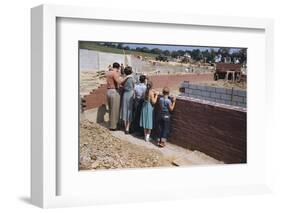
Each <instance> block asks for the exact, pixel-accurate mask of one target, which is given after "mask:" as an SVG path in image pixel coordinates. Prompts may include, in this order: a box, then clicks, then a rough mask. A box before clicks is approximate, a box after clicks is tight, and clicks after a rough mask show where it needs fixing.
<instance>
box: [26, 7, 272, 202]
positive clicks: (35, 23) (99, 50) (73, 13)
mask: <svg viewBox="0 0 281 213" xmlns="http://www.w3.org/2000/svg"><path fill="white" fill-rule="evenodd" d="M31 14H32V17H31V23H32V33H31V35H32V36H31V41H32V47H31V50H32V79H31V80H32V104H31V105H32V109H31V110H32V118H31V120H32V122H31V123H32V147H31V153H32V162H31V168H32V173H31V178H32V179H31V183H32V184H31V198H32V203H33V204H35V205H38V206H40V207H57V206H74V205H90V204H98V203H114V202H115V203H116V202H139V201H144V200H165V199H178V198H188V197H198V196H213V195H219V196H222V195H233V194H236V195H240V194H252V193H263V192H269V191H270V181H269V180H270V171H269V170H268V161H267V160H266V159H267V157H266V156H267V152H266V151H265V150H266V147H268V146H269V145H270V141H269V136H268V131H267V130H268V129H269V128H270V122H269V120H270V119H271V118H270V117H268V116H269V114H268V113H267V110H266V106H269V107H270V103H271V98H270V93H269V91H270V87H271V86H272V85H271V82H270V77H269V76H270V74H271V73H272V55H273V51H272V48H273V41H272V30H273V24H272V20H269V19H255V18H238V17H216V16H202V15H200V16H199V15H198V16H197V15H188V14H171V15H169V16H167V15H166V14H161V13H150V12H145V11H122V12H118V13H114V11H112V10H111V9H101V8H83V7H81V8H80V7H68V6H52V5H42V6H39V7H36V8H33V9H32V10H31Z"/></svg>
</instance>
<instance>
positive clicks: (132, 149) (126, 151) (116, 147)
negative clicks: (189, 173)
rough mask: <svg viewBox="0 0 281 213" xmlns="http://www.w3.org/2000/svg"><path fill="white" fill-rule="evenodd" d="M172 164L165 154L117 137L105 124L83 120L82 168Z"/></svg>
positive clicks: (142, 166)
mask: <svg viewBox="0 0 281 213" xmlns="http://www.w3.org/2000/svg"><path fill="white" fill-rule="evenodd" d="M168 165H171V163H170V162H168V161H167V160H166V159H165V158H164V156H163V154H162V153H161V152H159V151H157V150H152V149H149V148H146V147H144V146H141V145H136V144H132V143H129V142H128V141H126V140H121V139H119V138H117V137H114V136H113V135H112V134H111V132H110V131H109V130H108V129H106V128H105V127H103V126H101V125H99V124H96V123H94V122H91V121H89V120H83V121H81V122H80V170H91V169H113V168H145V167H161V166H168Z"/></svg>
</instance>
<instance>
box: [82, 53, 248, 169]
mask: <svg viewBox="0 0 281 213" xmlns="http://www.w3.org/2000/svg"><path fill="white" fill-rule="evenodd" d="M113 62H118V63H120V64H121V63H123V64H125V65H130V66H131V67H132V68H133V72H134V75H135V77H136V79H138V76H139V75H141V74H144V75H146V76H147V77H148V78H149V80H150V81H152V82H153V87H154V88H155V90H158V91H162V88H163V87H165V86H167V87H169V88H170V90H171V94H172V95H174V96H176V97H177V103H176V107H175V109H174V111H173V112H172V116H171V135H170V137H169V139H168V142H167V145H166V146H165V147H164V148H159V147H158V146H156V142H154V141H152V142H149V143H147V142H145V141H144V140H143V139H142V138H140V137H138V136H136V135H134V134H129V135H127V134H124V131H121V130H120V131H114V132H112V131H109V130H108V119H109V115H108V106H107V98H106V92H107V86H106V78H105V73H106V72H107V70H108V67H109V65H110V64H112V63H113ZM222 74H223V76H222ZM79 75H80V94H79V95H80V100H81V101H80V130H79V131H80V145H79V146H80V149H79V159H80V162H79V165H80V170H96V169H113V168H146V167H163V166H164V167H174V166H180V167H182V166H193V165H220V164H237V163H246V162H247V91H246V88H247V84H246V81H247V78H246V77H247V72H246V69H245V68H243V67H242V66H241V65H240V64H227V63H217V64H215V65H213V64H210V63H206V62H204V61H203V62H202V61H201V62H200V63H179V62H177V61H161V60H155V59H154V58H153V57H144V56H140V55H135V54H116V53H109V52H102V51H95V50H88V49H82V48H81V49H79ZM157 110H159V109H158V108H157V104H156V105H155V110H154V111H155V113H157ZM155 122H157V119H156V121H155Z"/></svg>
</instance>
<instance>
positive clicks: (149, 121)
mask: <svg viewBox="0 0 281 213" xmlns="http://www.w3.org/2000/svg"><path fill="white" fill-rule="evenodd" d="M157 98H158V92H156V91H155V90H153V89H152V82H151V81H149V82H148V83H147V85H146V91H145V95H144V102H143V106H142V110H141V116H140V127H143V129H144V140H145V141H149V139H150V133H151V130H152V128H153V106H152V104H155V103H156V102H157Z"/></svg>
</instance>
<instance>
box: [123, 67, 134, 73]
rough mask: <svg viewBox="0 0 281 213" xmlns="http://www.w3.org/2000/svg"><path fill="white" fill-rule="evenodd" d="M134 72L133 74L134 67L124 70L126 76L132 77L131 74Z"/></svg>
mask: <svg viewBox="0 0 281 213" xmlns="http://www.w3.org/2000/svg"><path fill="white" fill-rule="evenodd" d="M132 72H133V69H132V67H130V66H127V67H125V69H124V73H125V75H130V74H132Z"/></svg>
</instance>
